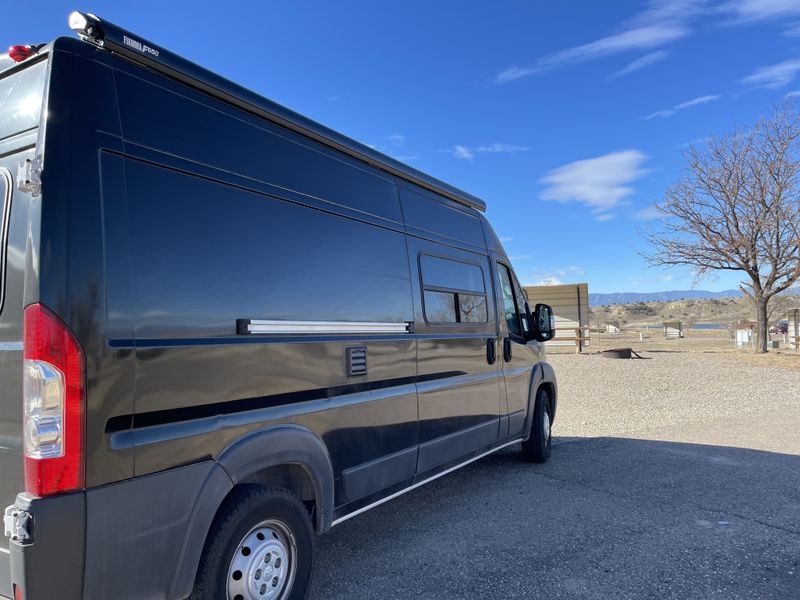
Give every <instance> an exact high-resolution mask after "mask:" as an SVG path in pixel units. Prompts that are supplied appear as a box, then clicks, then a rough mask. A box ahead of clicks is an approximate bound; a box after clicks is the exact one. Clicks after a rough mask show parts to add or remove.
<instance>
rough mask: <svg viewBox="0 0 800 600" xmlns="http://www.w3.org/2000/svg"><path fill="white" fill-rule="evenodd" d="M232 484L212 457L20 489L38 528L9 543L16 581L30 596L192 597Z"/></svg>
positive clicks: (105, 599)
mask: <svg viewBox="0 0 800 600" xmlns="http://www.w3.org/2000/svg"><path fill="white" fill-rule="evenodd" d="M231 487H232V484H231V481H230V478H229V477H228V475H227V474H226V473H225V471H224V469H222V467H220V466H219V465H217V464H216V463H214V462H213V461H206V462H202V463H196V464H193V465H187V466H185V467H179V468H176V469H170V470H169V471H164V472H161V473H156V474H153V475H146V476H142V477H136V478H134V479H129V480H126V481H122V482H120V483H115V484H111V485H106V486H102V487H98V488H93V489H90V490H87V491H85V492H79V493H74V494H64V495H59V496H51V497H49V498H30V497H28V496H26V495H23V494H20V495H19V496H17V502H16V503H15V506H16V507H17V508H19V509H21V510H25V511H27V512H28V513H30V515H31V517H32V523H33V526H32V527H31V529H30V531H31V540H30V541H29V542H27V543H18V542H11V543H10V544H9V545H10V563H11V581H12V583H13V584H15V585H18V586H20V587H21V588H22V590H23V592H24V595H23V598H24V600H45V599H48V600H49V599H50V598H55V597H58V598H65V599H66V598H68V599H69V600H79V599H83V600H109V599H110V598H113V599H114V600H140V599H141V598H152V599H164V600H178V599H182V598H186V597H187V596H188V595H189V594H190V593H191V590H192V585H193V583H194V577H195V573H196V570H197V563H198V561H199V559H200V553H201V552H202V549H203V544H204V542H205V537H206V534H207V532H208V528H209V526H210V525H211V521H212V520H213V518H214V515H215V514H216V511H217V508H218V507H219V505H220V503H221V501H222V499H223V498H224V497H225V495H226V494H227V493H228V491H229V490H230V489H231ZM84 581H85V587H84Z"/></svg>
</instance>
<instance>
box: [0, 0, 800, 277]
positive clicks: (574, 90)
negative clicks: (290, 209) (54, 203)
mask: <svg viewBox="0 0 800 600" xmlns="http://www.w3.org/2000/svg"><path fill="white" fill-rule="evenodd" d="M73 9H79V10H84V11H89V12H94V13H96V14H97V15H98V16H100V17H101V18H106V19H108V20H111V21H114V22H116V23H117V24H119V25H121V26H123V27H125V28H127V29H130V30H132V31H135V32H136V33H138V34H140V35H141V36H143V37H146V38H149V39H150V40H152V41H153V42H155V43H156V44H159V45H161V46H163V47H166V48H169V49H171V50H173V51H175V52H178V53H180V54H182V55H184V56H186V57H187V58H189V59H191V60H194V61H195V62H198V63H200V64H202V65H204V66H206V67H208V68H211V69H212V70H215V71H217V72H219V73H221V74H223V75H225V76H226V77H229V78H230V79H233V80H235V81H237V82H239V83H241V84H244V85H245V86H247V87H249V88H252V89H253V90H255V91H257V92H259V93H261V94H263V95H265V96H267V97H269V98H271V99H273V100H276V101H277V102H280V103H282V104H284V105H287V106H289V107H291V108H293V109H295V110H297V111H299V112H301V113H304V114H306V115H308V116H310V117H312V118H314V119H316V120H318V121H320V122H322V123H324V124H326V125H329V126H331V127H333V128H335V129H338V130H340V131H342V132H343V133H345V134H347V135H350V136H352V137H354V138H356V139H358V140H360V141H362V142H365V143H367V144H371V145H373V146H375V147H377V148H378V149H380V150H382V151H384V152H386V153H388V154H391V155H392V156H395V157H396V158H399V159H400V160H403V161H406V162H408V163H409V164H411V165H413V166H415V167H417V168H419V169H422V170H423V171H426V172H429V173H431V174H432V175H434V176H436V177H439V178H441V179H444V180H445V181H447V182H449V183H452V184H454V185H456V186H459V187H461V188H463V189H465V190H468V191H470V192H472V193H474V194H476V195H478V196H480V197H482V198H484V199H485V200H486V201H487V203H488V205H489V210H488V215H489V218H490V220H491V221H492V223H493V224H494V227H495V229H496V230H497V232H498V234H499V235H500V236H501V237H502V238H503V240H504V242H505V246H506V249H507V251H508V252H509V254H510V255H511V256H512V260H513V263H514V266H515V269H516V271H517V273H518V275H519V277H520V279H522V280H523V282H524V283H539V282H556V281H563V282H573V281H588V282H589V285H590V290H591V291H593V292H618V291H631V290H636V291H656V290H666V289H684V288H689V287H692V284H693V277H692V274H691V272H690V271H689V270H688V269H675V270H671V271H663V270H655V269H650V268H648V267H647V265H646V264H645V262H644V260H643V259H642V258H641V257H640V256H639V255H638V251H641V250H646V246H645V242H644V241H643V239H642V237H641V235H640V231H641V229H642V228H643V227H646V226H647V225H648V223H649V219H650V218H651V217H652V210H651V209H649V208H648V207H651V206H652V204H653V203H654V202H657V201H658V200H659V199H660V198H661V197H662V195H663V192H664V190H665V189H666V187H667V186H669V184H670V183H671V182H673V181H675V179H676V178H677V177H678V176H679V175H680V173H681V170H682V168H683V158H682V154H681V153H682V150H683V148H684V147H685V146H686V144H689V143H698V142H700V143H702V140H703V138H704V137H706V136H708V135H712V134H718V133H723V132H725V131H727V130H729V129H731V128H732V127H734V126H735V125H746V124H748V123H750V122H752V121H753V120H754V119H755V118H756V117H757V116H758V115H760V114H763V113H765V112H768V111H769V110H770V107H771V105H772V104H773V103H774V102H775V101H778V100H780V99H782V98H783V97H784V96H786V95H787V94H791V93H792V92H796V91H798V90H800V0H705V1H704V0H674V1H671V2H670V1H659V0H654V1H651V2H646V1H642V2H629V1H622V0H613V1H600V0H591V1H590V0H585V1H576V0H559V1H558V2H552V1H545V0H536V1H531V0H529V1H506V2H475V1H469V0H461V1H446V2H445V1H435V0H427V1H406V2H375V1H374V0H373V1H352V2H348V1H343V2H330V1H327V0H307V1H296V2H289V1H268V0H262V1H240V2H235V1H231V2H228V3H219V2H215V3H203V2H197V1H195V2H189V1H183V0H180V1H170V2H163V1H154V0H139V1H138V2H135V3H132V2H121V1H120V2H108V1H107V2H97V1H91V0H84V2H83V3H76V2H75V1H74V0H70V1H62V0H40V1H39V2H36V3H35V5H31V4H30V3H24V2H23V3H8V6H5V7H4V10H3V13H4V14H3V19H2V21H0V44H5V45H9V44H18V43H31V42H39V41H47V40H50V39H52V38H54V37H56V36H58V35H69V34H70V32H69V30H68V28H67V26H66V17H67V14H68V13H69V12H70V11H71V10H73ZM799 93H800V92H799ZM738 279H739V278H738V277H737V276H736V275H733V274H730V275H724V276H720V277H718V278H715V277H713V276H712V277H711V278H707V279H706V280H703V281H702V282H701V283H700V285H699V287H702V288H707V289H716V290H719V289H728V288H731V287H736V285H737V282H738Z"/></svg>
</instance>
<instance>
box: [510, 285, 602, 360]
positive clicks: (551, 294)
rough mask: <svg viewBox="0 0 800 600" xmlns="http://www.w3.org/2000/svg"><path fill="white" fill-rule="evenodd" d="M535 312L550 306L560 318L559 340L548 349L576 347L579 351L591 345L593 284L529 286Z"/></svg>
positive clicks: (558, 325) (558, 318) (531, 303)
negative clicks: (542, 304) (590, 296)
mask: <svg viewBox="0 0 800 600" xmlns="http://www.w3.org/2000/svg"><path fill="white" fill-rule="evenodd" d="M525 292H526V293H527V294H528V302H529V303H530V305H531V310H533V308H534V306H536V305H537V304H539V303H544V304H549V305H550V306H552V307H553V312H554V313H555V315H556V337H555V338H553V339H552V340H550V341H549V342H547V345H548V346H557V347H558V346H560V347H566V348H570V347H571V348H575V349H576V350H578V351H579V352H580V351H581V350H582V349H583V348H584V347H586V345H587V344H588V341H589V340H588V335H589V284H588V283H569V284H564V285H529V286H525Z"/></svg>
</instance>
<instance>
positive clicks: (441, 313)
mask: <svg viewBox="0 0 800 600" xmlns="http://www.w3.org/2000/svg"><path fill="white" fill-rule="evenodd" d="M70 26H71V28H72V29H73V30H74V31H75V32H76V33H77V34H78V36H77V37H64V38H58V39H56V40H55V41H53V42H51V43H48V44H45V45H30V46H14V47H12V48H11V49H10V51H9V53H8V54H5V55H2V56H0V414H1V415H2V418H0V501H4V506H8V508H7V509H6V510H5V518H4V525H5V534H6V538H5V540H4V543H3V544H2V547H1V548H0V595H1V596H5V597H8V598H14V599H15V600H40V599H45V598H47V599H50V598H54V597H58V598H63V599H67V600H75V599H92V600H108V599H111V598H113V599H114V600H127V599H131V600H133V599H142V598H148V599H170V600H180V599H185V598H187V597H191V598H192V599H195V600H209V599H220V598H222V599H227V600H245V599H246V600H261V599H265V600H275V599H280V600H286V599H298V598H303V597H305V595H306V591H307V588H308V583H309V577H310V574H311V567H312V561H313V547H314V536H315V535H317V534H322V533H324V532H326V531H327V530H329V529H330V528H331V527H333V526H335V525H338V524H340V523H342V522H344V521H346V520H347V519H349V518H351V517H354V516H356V515H358V514H359V513H362V512H364V511H366V510H368V509H370V508H372V507H374V506H377V505H379V504H381V503H383V502H386V501H388V500H391V499H392V498H394V497H396V496H398V495H400V494H402V493H404V492H407V491H409V490H412V489H414V488H416V487H418V486H420V485H423V484H425V483H427V482H429V481H432V480H434V479H436V478H438V477H441V476H443V475H446V474H448V473H451V472H452V471H454V470H455V469H457V468H459V467H461V466H463V465H465V464H467V463H469V462H471V461H475V460H477V459H479V458H481V457H483V456H486V455H487V454H489V453H491V452H494V451H496V450H498V449H500V448H504V447H506V446H510V445H513V444H519V443H521V448H522V450H521V454H522V456H523V457H524V458H525V459H527V460H530V461H537V462H541V461H545V460H547V458H548V456H549V454H550V431H551V425H552V423H553V419H554V418H555V415H556V400H557V389H556V379H555V375H554V373H553V369H552V368H551V367H550V366H549V365H548V363H547V362H546V360H545V350H544V344H543V342H545V341H547V340H548V339H550V338H551V337H552V336H553V318H552V310H551V309H550V307H548V306H546V305H536V306H534V307H532V308H531V307H529V304H528V299H527V298H526V296H525V294H524V292H523V290H522V288H521V287H520V284H519V281H518V280H517V277H516V276H515V274H514V270H513V269H512V267H511V263H510V261H509V259H508V256H507V255H506V253H505V251H504V250H503V246H502V244H501V243H500V241H499V240H498V238H497V236H496V235H495V233H494V231H493V230H492V228H491V226H490V225H489V223H488V222H487V220H486V218H485V216H484V214H483V212H484V209H485V205H484V203H483V201H481V200H480V199H478V198H476V197H474V196H472V195H470V194H467V193H465V192H463V191H460V190H458V189H456V188H454V187H453V186H450V185H447V184H445V183H443V182H441V181H438V180H437V179H435V178H433V177H430V176H429V175H426V174H424V173H421V172H420V171H417V170H415V169H412V168H410V167H408V166H406V165H404V164H402V163H400V162H397V161H395V160H393V159H391V158H389V157H386V156H384V155H382V154H380V153H378V152H376V151H374V150H372V149H370V148H368V147H366V146H364V145H362V144H359V143H357V142H355V141H353V140H350V139H348V138H346V137H345V136H343V135H341V134H338V133H336V132H334V131H331V130H329V129H327V128H325V127H323V126H321V125H319V124H317V123H314V122H313V121H311V120H309V119H306V118H304V117H302V116H300V115H297V114H295V113H293V112H291V111H289V110H287V109H285V108H283V107H281V106H279V105H277V104H274V103H273V102H270V101H268V100H266V99H264V98H262V97H260V96H258V95H256V94H254V93H252V92H250V91H248V90H246V89H243V88H241V87H239V86H237V85H235V84H233V83H231V82H230V81H227V80H225V79H223V78H221V77H219V76H218V75H215V74H213V73H211V72H209V71H206V70H205V69H203V68H201V67H198V66H197V65H194V64H192V63H190V62H188V61H186V60H185V59H182V58H180V57H179V56H176V55H175V54H172V53H171V52H169V51H168V50H166V49H164V48H162V47H160V46H158V45H156V44H153V43H152V42H149V41H147V40H145V39H142V38H141V37H140V36H137V35H135V34H133V33H131V32H128V31H125V30H123V29H120V28H119V27H117V26H115V25H113V24H112V23H109V22H107V21H104V20H101V19H99V18H97V17H95V16H93V15H87V14H81V13H73V14H72V15H71V16H70Z"/></svg>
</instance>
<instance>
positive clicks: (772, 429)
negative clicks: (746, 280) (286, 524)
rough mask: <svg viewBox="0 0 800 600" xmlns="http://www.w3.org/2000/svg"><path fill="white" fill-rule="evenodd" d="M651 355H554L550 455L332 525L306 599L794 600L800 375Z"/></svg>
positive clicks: (480, 468) (459, 476) (799, 528)
mask: <svg viewBox="0 0 800 600" xmlns="http://www.w3.org/2000/svg"><path fill="white" fill-rule="evenodd" d="M650 356H651V357H652V359H651V360H649V361H608V360H604V359H601V358H599V357H596V356H572V355H559V356H553V357H551V362H552V363H553V364H554V366H555V367H556V371H557V374H558V376H559V379H560V382H561V390H562V393H561V397H560V404H559V415H558V420H557V421H556V428H555V433H556V434H557V435H559V436H560V437H558V439H557V440H555V446H554V449H553V457H552V458H551V460H550V462H549V463H547V464H546V465H542V466H534V465H529V464H526V463H523V462H522V461H521V459H520V455H519V449H518V447H511V448H510V449H508V450H506V451H502V452H501V453H499V454H496V455H494V456H491V457H488V458H486V459H483V460H481V461H479V462H476V463H473V464H472V465H470V466H468V467H465V468H464V469H462V470H461V471H458V472H456V473H453V474H451V475H449V476H447V477H444V478H442V479H439V480H438V481H435V482H433V483H431V484H429V485H428V486H424V487H423V488H420V489H418V490H415V491H413V492H410V493H409V494H406V495H405V496H402V497H400V498H398V499H396V500H393V501H392V502H390V503H388V504H385V505H383V506H381V507H379V508H377V509H375V510H373V511H370V512H368V513H366V514H364V515H362V516H360V517H357V518H355V519H353V520H351V521H348V522H346V523H344V524H342V525H340V526H338V527H336V528H334V529H333V530H332V531H331V532H330V533H329V534H327V535H326V536H323V537H322V538H320V540H319V543H318V546H317V550H318V551H317V568H316V573H315V578H314V588H313V590H312V594H311V598H313V599H315V600H321V599H323V598H324V599H326V600H331V599H336V598H370V599H373V598H403V599H405V598H436V599H455V598H582V599H583V598H680V599H682V600H683V599H687V598H698V599H700V598H702V599H716V598H719V599H726V600H727V599H737V598H741V599H748V600H749V599H768V598H780V599H800V377H798V375H797V373H796V372H791V371H787V370H783V369H778V368H765V367H763V366H755V365H749V364H747V363H743V362H742V361H738V360H736V359H735V358H733V357H730V356H717V355H713V354H709V355H704V354H697V353H652V354H651V355H650ZM679 374H683V375H684V376H683V377H678V376H677V375H679Z"/></svg>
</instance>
